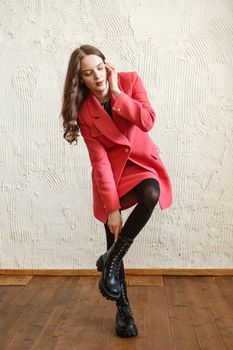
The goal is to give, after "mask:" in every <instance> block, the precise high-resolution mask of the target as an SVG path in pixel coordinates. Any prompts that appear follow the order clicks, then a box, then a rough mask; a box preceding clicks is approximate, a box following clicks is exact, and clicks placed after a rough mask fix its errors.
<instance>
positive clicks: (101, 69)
mask: <svg viewBox="0 0 233 350" xmlns="http://www.w3.org/2000/svg"><path fill="white" fill-rule="evenodd" d="M80 81H81V82H83V83H84V84H85V85H86V86H87V87H88V89H90V90H91V91H92V92H94V93H95V92H96V93H98V92H99V93H101V92H102V93H103V92H105V91H107V89H108V84H107V69H106V67H105V63H104V62H103V60H102V58H101V57H99V56H96V55H87V56H85V57H84V58H83V59H82V60H81V62H80Z"/></svg>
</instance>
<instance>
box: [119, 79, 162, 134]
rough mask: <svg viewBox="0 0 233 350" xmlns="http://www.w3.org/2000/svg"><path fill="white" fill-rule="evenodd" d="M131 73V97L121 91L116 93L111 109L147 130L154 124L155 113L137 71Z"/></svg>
mask: <svg viewBox="0 0 233 350" xmlns="http://www.w3.org/2000/svg"><path fill="white" fill-rule="evenodd" d="M133 73H134V82H133V91H132V97H130V96H128V95H127V94H126V93H125V92H124V91H121V92H120V94H119V95H118V94H116V97H117V99H116V101H115V103H114V105H113V107H112V109H113V110H114V111H115V112H116V113H117V114H118V115H120V116H121V117H122V118H124V119H126V120H128V121H130V122H131V123H132V124H135V125H137V126H138V127H139V128H140V129H141V130H142V131H149V130H150V129H152V127H153V125H154V122H155V118H156V115H155V112H154V110H153V108H152V107H151V104H150V102H149V99H148V96H147V92H146V90H145V88H144V86H143V83H142V80H141V78H140V77H139V75H138V74H137V72H133ZM131 74H132V73H131ZM117 95H118V96H117Z"/></svg>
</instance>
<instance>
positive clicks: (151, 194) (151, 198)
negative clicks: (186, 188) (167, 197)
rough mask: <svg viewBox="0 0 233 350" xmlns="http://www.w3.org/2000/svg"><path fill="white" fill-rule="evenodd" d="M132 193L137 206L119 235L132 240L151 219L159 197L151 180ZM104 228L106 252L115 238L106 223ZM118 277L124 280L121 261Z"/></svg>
mask: <svg viewBox="0 0 233 350" xmlns="http://www.w3.org/2000/svg"><path fill="white" fill-rule="evenodd" d="M132 191H133V192H135V193H136V194H137V197H138V204H137V205H136V207H135V208H134V209H133V211H132V212H131V213H130V215H129V217H128V218H127V220H126V222H125V224H124V226H123V227H122V230H121V233H120V235H121V236H122V237H123V236H125V237H129V238H131V239H134V238H135V237H136V236H137V235H138V234H139V232H140V231H141V230H142V228H143V227H144V226H145V224H146V223H147V221H148V220H149V218H150V217H151V214H152V212H153V210H154V208H155V206H156V204H157V203H158V200H159V195H160V187H159V182H158V181H157V180H155V179H153V178H151V179H145V180H143V181H141V182H140V183H139V184H138V185H137V186H135V187H134V188H133V189H132ZM120 212H121V209H120ZM104 227H105V231H106V241H107V250H108V249H109V248H110V247H111V246H112V244H113V243H114V239H115V236H114V235H113V234H112V233H111V231H110V230H109V227H108V225H107V222H106V223H105V224H104ZM119 277H120V279H124V278H125V271H124V263H123V259H122V260H121V266H120V272H119Z"/></svg>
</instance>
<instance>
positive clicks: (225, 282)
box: [215, 276, 233, 309]
mask: <svg viewBox="0 0 233 350" xmlns="http://www.w3.org/2000/svg"><path fill="white" fill-rule="evenodd" d="M215 281H216V283H217V285H218V287H219V288H220V289H221V292H222V294H223V295H224V297H225V299H226V300H227V302H228V304H229V305H230V306H231V308H232V309H233V276H216V277H215Z"/></svg>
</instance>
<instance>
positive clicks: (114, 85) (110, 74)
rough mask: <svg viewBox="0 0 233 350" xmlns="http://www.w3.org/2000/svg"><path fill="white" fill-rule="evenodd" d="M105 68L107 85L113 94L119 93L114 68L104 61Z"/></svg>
mask: <svg viewBox="0 0 233 350" xmlns="http://www.w3.org/2000/svg"><path fill="white" fill-rule="evenodd" d="M105 67H106V69H107V77H108V78H107V79H108V82H109V87H110V89H111V90H112V92H113V93H114V94H120V92H121V90H120V89H119V87H118V77H117V71H116V69H115V68H114V67H113V66H112V65H110V64H109V63H105Z"/></svg>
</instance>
